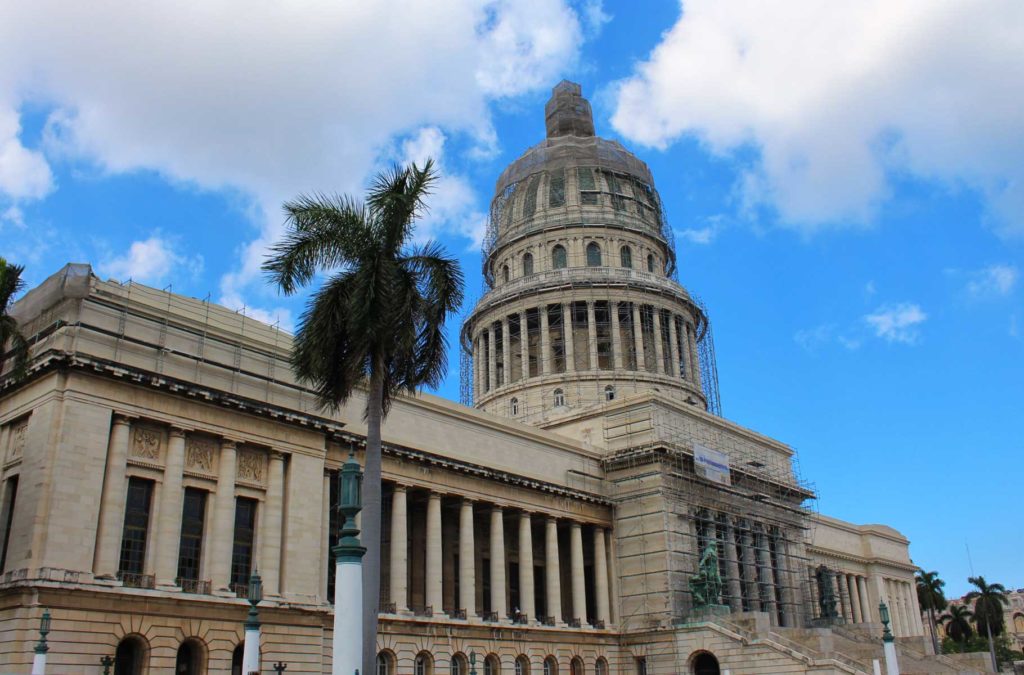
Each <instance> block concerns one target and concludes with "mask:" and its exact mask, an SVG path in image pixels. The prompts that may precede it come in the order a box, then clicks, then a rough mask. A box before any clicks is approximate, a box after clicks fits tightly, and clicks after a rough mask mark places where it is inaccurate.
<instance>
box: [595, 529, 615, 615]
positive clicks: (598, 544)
mask: <svg viewBox="0 0 1024 675" xmlns="http://www.w3.org/2000/svg"><path fill="white" fill-rule="evenodd" d="M594 594H595V595H596V596H597V597H595V598H594V599H595V600H596V602H595V603H594V608H595V609H596V610H597V620H598V621H600V622H602V623H603V624H604V626H605V627H607V625H608V623H609V622H610V621H611V614H610V612H609V611H608V552H607V550H606V547H605V543H604V528H603V527H595V528H594Z"/></svg>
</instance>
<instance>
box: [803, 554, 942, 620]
mask: <svg viewBox="0 0 1024 675" xmlns="http://www.w3.org/2000/svg"><path fill="white" fill-rule="evenodd" d="M814 569H815V568H814V566H811V567H810V568H809V572H810V579H811V588H812V595H813V601H814V603H815V605H817V602H818V598H819V597H820V595H819V592H820V589H819V588H818V582H817V580H816V578H815V575H814ZM833 574H834V576H833V583H834V585H835V586H834V588H833V590H834V591H835V596H836V612H837V613H838V614H839V616H841V617H843V618H844V619H845V620H846V621H848V622H850V623H876V622H879V621H881V617H880V616H879V614H878V602H877V601H874V600H873V599H872V595H874V596H875V597H877V598H879V600H880V601H882V602H885V603H886V605H887V606H888V607H889V616H890V628H891V630H892V633H893V635H895V636H896V637H911V636H916V635H923V634H924V624H923V622H922V621H921V612H920V610H919V609H918V603H917V598H916V590H915V588H914V586H913V584H911V583H910V582H909V581H906V580H904V579H893V578H889V577H883V576H876V575H871V576H870V577H869V576H866V575H863V574H858V573H855V572H844V571H841V570H839V571H833ZM872 584H873V585H874V586H875V589H874V593H873V594H872V593H871V586H872Z"/></svg>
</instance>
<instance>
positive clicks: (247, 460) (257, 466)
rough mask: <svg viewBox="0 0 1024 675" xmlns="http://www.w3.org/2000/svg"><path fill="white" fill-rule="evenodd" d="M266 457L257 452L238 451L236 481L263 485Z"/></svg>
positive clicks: (264, 454) (262, 453)
mask: <svg viewBox="0 0 1024 675" xmlns="http://www.w3.org/2000/svg"><path fill="white" fill-rule="evenodd" d="M266 464H267V455H266V453H264V452H260V451H259V450H239V451H238V474H237V477H238V480H241V481H246V482H249V483H259V484H261V485H262V484H263V478H264V476H265V475H266Z"/></svg>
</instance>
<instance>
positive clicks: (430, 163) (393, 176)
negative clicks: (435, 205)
mask: <svg viewBox="0 0 1024 675" xmlns="http://www.w3.org/2000/svg"><path fill="white" fill-rule="evenodd" d="M436 180H437V173H436V171H435V170H434V160H432V159H428V160H427V161H426V163H425V164H424V165H423V167H422V168H420V167H418V166H416V165H415V164H413V165H412V166H410V167H408V168H404V169H403V168H400V167H398V166H394V167H392V169H391V170H390V171H388V172H384V173H381V174H380V175H379V176H377V179H376V180H375V181H374V184H373V187H372V188H371V189H370V193H369V195H368V197H367V199H366V204H367V207H368V209H369V211H370V213H371V217H372V220H373V223H374V227H375V228H376V229H377V230H378V231H379V233H380V235H381V237H382V238H383V240H384V242H385V250H387V251H393V252H395V253H397V252H398V250H399V248H400V247H401V246H402V245H403V244H404V243H405V241H406V240H407V239H408V238H409V235H410V234H411V233H412V226H413V222H414V221H415V220H416V219H417V218H419V217H420V216H422V215H423V214H424V213H425V212H426V210H427V206H426V198H427V196H428V195H429V194H430V192H431V189H432V188H433V185H434V183H435V181H436Z"/></svg>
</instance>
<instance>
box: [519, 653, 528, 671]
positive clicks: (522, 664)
mask: <svg viewBox="0 0 1024 675" xmlns="http://www.w3.org/2000/svg"><path fill="white" fill-rule="evenodd" d="M516 675H530V659H528V658H526V656H525V655H524V654H520V655H519V656H517V657H516Z"/></svg>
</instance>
